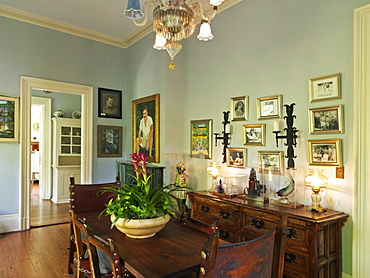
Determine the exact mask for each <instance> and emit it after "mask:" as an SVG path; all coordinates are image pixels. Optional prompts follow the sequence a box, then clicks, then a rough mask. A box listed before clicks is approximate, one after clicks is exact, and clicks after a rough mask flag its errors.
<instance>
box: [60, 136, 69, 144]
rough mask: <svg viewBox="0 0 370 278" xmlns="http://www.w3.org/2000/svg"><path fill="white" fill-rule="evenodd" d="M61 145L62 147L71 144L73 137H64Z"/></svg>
mask: <svg viewBox="0 0 370 278" xmlns="http://www.w3.org/2000/svg"><path fill="white" fill-rule="evenodd" d="M60 143H61V144H62V145H69V144H71V137H69V136H68V137H66V136H62V138H61V140H60Z"/></svg>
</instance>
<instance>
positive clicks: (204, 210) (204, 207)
mask: <svg viewBox="0 0 370 278" xmlns="http://www.w3.org/2000/svg"><path fill="white" fill-rule="evenodd" d="M200 210H201V211H202V212H204V213H211V208H210V207H208V206H201V207H200Z"/></svg>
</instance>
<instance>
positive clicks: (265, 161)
mask: <svg viewBox="0 0 370 278" xmlns="http://www.w3.org/2000/svg"><path fill="white" fill-rule="evenodd" d="M258 166H259V167H260V170H263V171H266V172H267V171H271V172H272V173H273V174H278V175H283V174H284V152H282V151H258Z"/></svg>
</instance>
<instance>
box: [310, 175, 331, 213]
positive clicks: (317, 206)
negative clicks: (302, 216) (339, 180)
mask: <svg viewBox="0 0 370 278" xmlns="http://www.w3.org/2000/svg"><path fill="white" fill-rule="evenodd" d="M309 171H310V173H309V174H308V175H307V176H306V177H305V179H304V181H305V183H306V186H310V187H311V189H312V191H313V193H312V195H311V200H312V204H311V206H309V207H308V208H307V210H311V211H316V212H324V211H326V210H327V209H326V208H323V207H321V200H322V197H321V194H320V191H321V190H322V189H323V188H326V186H327V185H328V178H327V177H326V176H325V175H324V174H323V169H309Z"/></svg>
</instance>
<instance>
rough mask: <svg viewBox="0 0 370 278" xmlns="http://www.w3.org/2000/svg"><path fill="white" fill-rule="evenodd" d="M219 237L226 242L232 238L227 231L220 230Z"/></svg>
mask: <svg viewBox="0 0 370 278" xmlns="http://www.w3.org/2000/svg"><path fill="white" fill-rule="evenodd" d="M219 237H220V238H221V239H224V240H228V239H229V238H230V232H229V231H225V230H222V229H221V230H219Z"/></svg>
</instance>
